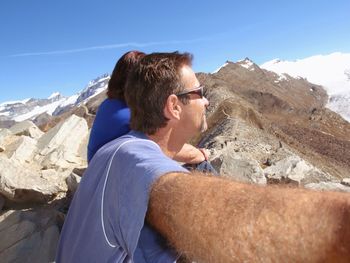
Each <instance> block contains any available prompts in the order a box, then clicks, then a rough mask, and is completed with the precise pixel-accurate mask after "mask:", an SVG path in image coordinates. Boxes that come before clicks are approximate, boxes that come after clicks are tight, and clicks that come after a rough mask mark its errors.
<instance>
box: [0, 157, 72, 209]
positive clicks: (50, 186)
mask: <svg viewBox="0 0 350 263" xmlns="http://www.w3.org/2000/svg"><path fill="white" fill-rule="evenodd" d="M64 179H65V178H62V176H61V175H60V174H58V173H57V172H55V171H54V170H52V171H51V172H50V174H49V175H47V172H42V171H31V170H30V167H29V166H24V165H20V164H19V163H16V162H14V161H13V160H12V161H11V160H9V159H7V158H4V157H2V156H0V194H2V195H3V196H4V197H5V198H7V199H8V200H10V201H12V202H17V203H47V202H49V201H52V200H53V199H54V198H55V197H57V196H59V195H60V194H64V193H65V192H66V191H67V185H66V183H65V181H64Z"/></svg>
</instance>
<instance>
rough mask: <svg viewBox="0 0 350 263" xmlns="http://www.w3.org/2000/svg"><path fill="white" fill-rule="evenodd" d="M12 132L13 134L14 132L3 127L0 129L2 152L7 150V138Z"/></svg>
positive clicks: (0, 150) (0, 149)
mask: <svg viewBox="0 0 350 263" xmlns="http://www.w3.org/2000/svg"><path fill="white" fill-rule="evenodd" d="M11 134H12V132H10V130H9V129H1V130H0V152H4V151H5V150H6V147H5V140H6V138H7V137H8V136H9V135H11Z"/></svg>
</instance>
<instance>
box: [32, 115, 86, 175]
mask: <svg viewBox="0 0 350 263" xmlns="http://www.w3.org/2000/svg"><path fill="white" fill-rule="evenodd" d="M87 134H88V126H87V123H86V121H85V119H83V118H80V117H77V116H76V115H72V116H71V117H69V118H68V119H67V120H65V121H64V122H62V123H60V124H58V125H56V126H55V127H54V128H52V129H51V130H49V131H48V132H47V133H46V134H44V135H43V136H42V137H41V138H40V139H39V140H38V150H39V154H38V155H37V156H36V157H35V160H36V161H38V162H39V163H40V164H41V165H42V166H43V167H44V168H45V169H47V168H58V167H61V168H70V167H72V166H73V167H74V166H81V165H86V156H84V157H83V156H80V155H79V153H80V151H81V144H83V143H84V142H85V141H86V136H87Z"/></svg>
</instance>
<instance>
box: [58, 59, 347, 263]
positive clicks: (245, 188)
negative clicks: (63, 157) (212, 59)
mask: <svg viewBox="0 0 350 263" xmlns="http://www.w3.org/2000/svg"><path fill="white" fill-rule="evenodd" d="M126 100H127V103H128V105H129V107H130V109H131V128H132V129H133V131H131V132H130V133H129V134H128V135H126V136H123V137H121V138H118V139H116V140H114V141H112V142H111V143H109V144H107V145H106V146H104V147H103V148H102V149H101V150H100V151H99V152H98V153H97V154H96V157H94V159H93V160H92V162H91V163H90V164H89V167H88V169H87V171H86V174H85V175H84V177H83V179H82V181H81V184H80V186H79V189H78V190H77V192H76V194H75V197H74V200H73V202H72V204H71V207H70V210H69V214H68V216H67V219H66V222H65V225H64V227H63V230H62V235H61V239H60V244H59V248H58V254H57V262H136V263H139V262H152V263H153V262H173V261H175V260H176V258H177V257H178V254H179V253H185V254H186V256H187V257H189V258H191V259H193V260H195V261H197V262H244V261H247V262H257V261H259V262H316V261H317V262H320V261H336V262H347V261H349V260H350V247H349V245H348V244H349V241H350V224H349V218H350V198H349V195H347V194H341V193H318V192H311V191H306V190H301V189H285V188H277V187H258V186H254V185H248V184H241V183H236V182H234V181H230V180H227V179H222V178H216V177H213V176H204V175H202V174H189V173H188V172H187V171H186V170H185V169H184V168H182V167H181V166H180V165H178V164H177V163H176V162H174V161H173V160H172V158H173V157H174V156H175V155H176V154H177V152H178V151H179V150H180V149H181V148H182V146H183V145H184V144H185V143H186V142H187V141H188V140H189V139H190V138H191V137H192V136H194V135H195V134H197V133H198V132H200V131H203V130H205V129H206V128H207V122H206V118H205V108H206V106H207V105H208V101H207V100H206V98H205V97H204V96H203V88H202V87H201V86H200V83H199V82H198V80H197V78H196V76H195V74H194V72H193V70H192V69H191V56H190V55H189V54H178V53H155V54H150V55H147V56H145V57H144V58H142V59H141V61H140V65H139V67H138V68H137V70H135V72H134V73H133V74H132V75H131V76H130V78H129V80H128V84H127V90H126ZM146 213H147V220H146V222H147V223H145V224H144V220H145V215H146ZM152 227H153V228H152ZM154 229H156V230H157V232H156V231H155V230H154ZM158 233H161V235H162V236H160V235H159V234H158ZM163 237H165V238H166V239H163ZM166 240H167V241H166ZM169 242H170V244H171V245H172V246H173V247H174V248H175V249H176V250H177V251H178V252H175V250H173V249H171V248H170V247H169Z"/></svg>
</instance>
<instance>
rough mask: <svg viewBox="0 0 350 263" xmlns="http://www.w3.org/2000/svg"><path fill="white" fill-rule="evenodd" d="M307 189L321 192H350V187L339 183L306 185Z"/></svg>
mask: <svg viewBox="0 0 350 263" xmlns="http://www.w3.org/2000/svg"><path fill="white" fill-rule="evenodd" d="M305 188H308V189H313V190H321V191H338V192H350V187H349V186H345V185H343V184H341V183H338V182H320V183H310V184H306V185H305Z"/></svg>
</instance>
